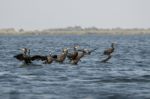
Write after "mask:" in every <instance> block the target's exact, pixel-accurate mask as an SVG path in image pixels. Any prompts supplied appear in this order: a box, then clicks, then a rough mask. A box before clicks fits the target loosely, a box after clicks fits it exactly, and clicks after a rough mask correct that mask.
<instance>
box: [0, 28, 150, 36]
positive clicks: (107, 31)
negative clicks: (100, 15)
mask: <svg viewBox="0 0 150 99" xmlns="http://www.w3.org/2000/svg"><path fill="white" fill-rule="evenodd" d="M40 34H78V35H82V34H113V35H116V34H121V35H133V34H150V28H147V29H144V28H132V29H123V28H112V29H103V28H96V27H90V28H82V27H80V26H75V27H66V28H55V29H43V30H30V31H27V30H24V29H19V30H16V29H14V28H3V29H0V35H40Z"/></svg>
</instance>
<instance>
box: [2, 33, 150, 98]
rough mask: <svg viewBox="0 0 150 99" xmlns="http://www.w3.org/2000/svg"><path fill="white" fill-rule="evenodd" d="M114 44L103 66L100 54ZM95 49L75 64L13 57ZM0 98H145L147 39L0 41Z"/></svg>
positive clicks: (149, 85) (149, 70) (148, 90)
mask: <svg viewBox="0 0 150 99" xmlns="http://www.w3.org/2000/svg"><path fill="white" fill-rule="evenodd" d="M111 42H116V45H115V52H114V53H113V56H112V58H111V59H110V60H109V61H108V62H107V63H101V62H100V61H101V60H102V59H104V58H105V56H103V51H104V50H105V49H106V48H109V47H110V45H111ZM74 44H79V45H80V47H81V48H88V49H94V48H98V49H97V50H96V51H95V52H93V53H92V54H91V55H87V56H85V57H83V58H82V59H81V61H80V62H79V63H78V65H72V64H70V63H69V62H68V60H65V62H64V63H63V64H59V63H55V62H53V63H52V64H43V63H42V62H40V61H35V62H33V63H32V64H30V65H25V64H23V63H22V62H19V61H18V60H16V59H15V58H13V56H14V55H16V54H18V53H20V50H19V49H20V48H23V47H27V48H30V49H31V54H32V55H35V54H39V55H47V54H49V50H51V53H52V54H60V51H61V50H62V48H64V47H72V46H73V45H74ZM0 99H150V35H130V36H129V35H128V36H127V35H124V36H123V35H120V36H116V35H80V36H79V35H33V36H0Z"/></svg>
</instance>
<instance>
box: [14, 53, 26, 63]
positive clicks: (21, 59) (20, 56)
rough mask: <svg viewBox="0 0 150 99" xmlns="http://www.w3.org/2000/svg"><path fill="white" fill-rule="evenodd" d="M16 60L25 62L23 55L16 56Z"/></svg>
mask: <svg viewBox="0 0 150 99" xmlns="http://www.w3.org/2000/svg"><path fill="white" fill-rule="evenodd" d="M14 58H16V59H18V60H20V61H23V60H24V56H23V54H17V55H15V56H14Z"/></svg>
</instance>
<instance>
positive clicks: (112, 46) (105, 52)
mask: <svg viewBox="0 0 150 99" xmlns="http://www.w3.org/2000/svg"><path fill="white" fill-rule="evenodd" d="M114 50H115V48H114V43H112V44H111V48H109V49H106V50H105V51H104V53H103V54H104V55H111V53H112V52H114Z"/></svg>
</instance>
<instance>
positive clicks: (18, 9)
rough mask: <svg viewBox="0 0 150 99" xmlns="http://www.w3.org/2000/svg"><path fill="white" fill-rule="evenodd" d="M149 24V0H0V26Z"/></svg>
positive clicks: (128, 25) (129, 26)
mask: <svg viewBox="0 0 150 99" xmlns="http://www.w3.org/2000/svg"><path fill="white" fill-rule="evenodd" d="M76 25H78V26H82V27H91V26H96V27H98V28H114V27H122V28H136V27H137V28H148V27H150V0H0V28H7V27H14V28H24V29H45V28H56V27H67V26H76Z"/></svg>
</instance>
